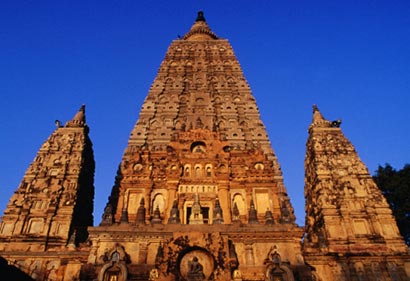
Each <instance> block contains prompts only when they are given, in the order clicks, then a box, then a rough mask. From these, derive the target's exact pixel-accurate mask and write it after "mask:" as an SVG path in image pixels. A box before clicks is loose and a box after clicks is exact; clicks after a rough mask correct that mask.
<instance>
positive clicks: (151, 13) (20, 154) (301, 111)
mask: <svg viewBox="0 0 410 281" xmlns="http://www.w3.org/2000/svg"><path fill="white" fill-rule="evenodd" d="M198 10H203V11H204V12H205V17H206V19H207V22H208V24H209V25H210V27H211V28H212V30H213V31H214V32H215V33H216V34H217V35H218V36H220V37H222V38H226V39H228V40H229V41H230V43H231V45H232V46H233V48H234V50H235V53H236V56H237V57H238V59H239V62H240V63H241V66H242V68H243V71H244V73H245V77H246V78H247V80H248V82H249V84H250V86H251V89H252V92H253V94H254V96H255V98H256V101H257V103H258V105H259V110H260V112H261V116H262V120H263V122H264V124H265V126H266V127H267V130H268V134H269V137H270V140H271V143H272V146H273V148H274V150H275V152H276V154H277V156H278V159H279V162H280V164H281V166H282V170H283V173H284V177H285V185H286V187H287V190H288V193H289V195H290V196H291V202H292V204H293V206H294V208H295V210H296V216H297V223H298V224H300V225H303V224H304V198H303V185H304V183H303V181H304V168H303V161H304V156H305V143H306V139H307V128H308V126H309V124H310V122H311V116H312V104H317V105H318V106H319V108H320V110H321V112H322V113H323V114H324V116H325V117H326V118H328V119H331V120H333V119H337V118H341V119H342V120H343V123H342V130H343V131H344V133H345V135H346V136H347V137H348V138H349V139H350V140H351V141H352V143H353V144H354V146H355V147H356V149H357V151H358V152H359V155H360V157H361V159H362V160H363V161H364V163H365V164H366V165H367V166H368V168H369V170H370V172H371V173H372V174H373V173H374V171H375V170H376V168H377V166H378V165H379V164H381V165H383V164H384V163H390V164H391V165H392V166H393V167H396V168H402V167H403V165H404V164H405V163H409V162H410V122H409V121H410V110H409V106H410V97H409V94H410V51H409V50H410V17H409V15H410V1H407V0H403V1H396V0H390V1H384V0H379V1H373V0H367V1H364V0H363V1H359V0H355V1H353V0H345V1H297V0H295V1H273V0H258V1H240V0H237V1H216V0H208V1H199V0H197V1H194V0H190V1H187V0H181V1H148V0H142V1H125V0H124V1H114V0H112V1H103V0H100V1H64V0H61V1H45V0H44V1H7V0H3V1H0V97H1V110H0V129H1V132H2V135H3V137H2V138H0V155H1V160H2V161H0V190H1V196H0V212H1V213H2V212H3V210H4V209H5V207H6V204H7V202H8V200H9V198H10V196H11V195H12V193H13V192H14V190H15V189H16V188H17V187H18V185H19V183H20V181H21V179H22V177H23V175H24V172H25V171H26V169H27V168H28V166H29V164H30V163H31V161H32V160H33V158H34V156H35V155H36V153H37V151H38V149H39V148H40V146H41V144H42V143H43V142H44V141H45V140H46V139H47V137H48V136H49V135H50V134H51V133H52V132H53V130H54V128H55V126H54V120H55V119H59V120H61V121H62V122H64V123H65V122H66V121H67V120H68V119H71V118H72V117H73V115H74V114H75V112H76V111H77V110H78V108H79V107H80V106H81V104H86V106H87V108H86V111H87V123H88V124H89V126H90V128H91V132H90V136H91V139H92V141H93V145H94V153H95V159H96V173H95V188H96V192H95V193H96V196H95V207H94V209H95V217H94V220H95V224H98V223H99V222H100V220H101V213H102V211H103V209H104V206H105V203H106V201H107V198H108V195H109V193H110V190H111V187H112V185H113V183H114V177H115V174H116V169H117V167H118V164H119V162H120V161H121V157H122V154H123V151H124V149H125V147H126V145H127V141H128V137H129V134H130V132H131V129H132V127H133V125H134V123H135V122H136V120H137V118H138V114H139V110H140V108H141V104H142V102H143V100H144V98H145V96H146V94H147V93H148V89H149V87H150V84H151V83H152V81H153V79H154V78H155V76H156V72H157V70H158V67H159V65H160V63H161V61H162V59H163V58H164V55H165V52H166V50H167V48H168V46H169V44H170V43H171V41H172V40H174V39H176V38H177V36H178V35H183V34H184V33H186V32H187V31H188V30H189V28H190V27H191V25H192V24H193V22H194V20H195V17H196V13H197V11H198Z"/></svg>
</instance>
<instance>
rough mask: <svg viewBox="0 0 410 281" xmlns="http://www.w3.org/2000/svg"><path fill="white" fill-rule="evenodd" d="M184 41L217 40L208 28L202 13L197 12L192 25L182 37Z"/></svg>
mask: <svg viewBox="0 0 410 281" xmlns="http://www.w3.org/2000/svg"><path fill="white" fill-rule="evenodd" d="M183 39H184V40H215V39H218V36H216V34H215V33H213V32H212V30H211V29H210V28H209V26H208V24H207V23H206V21H205V17H204V13H203V12H202V11H200V12H198V16H197V18H196V20H195V23H194V25H193V26H192V27H191V29H190V30H189V31H188V33H187V34H185V35H184V37H183Z"/></svg>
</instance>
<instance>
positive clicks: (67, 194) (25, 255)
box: [0, 106, 94, 280]
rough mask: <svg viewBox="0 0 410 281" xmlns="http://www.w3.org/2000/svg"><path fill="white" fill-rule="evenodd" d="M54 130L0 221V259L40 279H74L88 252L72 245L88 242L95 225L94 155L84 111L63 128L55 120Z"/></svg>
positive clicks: (81, 109)
mask: <svg viewBox="0 0 410 281" xmlns="http://www.w3.org/2000/svg"><path fill="white" fill-rule="evenodd" d="M56 127H57V128H56V130H55V131H54V132H53V133H52V134H51V136H50V137H49V138H48V139H47V140H46V141H45V142H44V144H43V145H42V146H41V148H40V150H39V152H38V153H37V156H36V157H35V159H34V161H33V162H32V163H31V164H30V167H29V168H28V169H27V171H26V173H25V175H24V177H23V180H22V181H21V183H20V185H19V187H18V188H17V190H16V192H15V193H14V195H13V196H12V197H11V199H10V201H9V204H8V205H7V209H6V210H5V212H4V216H3V217H2V221H1V223H0V252H1V255H2V256H3V257H4V258H6V259H8V260H9V262H10V263H11V264H13V265H15V266H17V267H18V268H20V269H21V270H23V271H24V272H26V273H28V274H29V275H31V276H32V277H33V278H34V279H38V280H61V278H62V277H64V276H65V277H66V278H71V276H76V275H78V271H79V269H80V268H81V261H86V259H87V250H86V251H84V252H74V250H75V248H76V246H75V245H78V243H81V242H84V241H86V239H87V236H88V232H87V227H88V226H90V225H92V224H93V215H92V212H93V198H94V156H93V150H92V144H91V141H90V139H89V137H88V131H89V129H88V127H87V125H86V123H85V107H84V106H82V107H81V108H80V110H79V111H78V112H77V114H76V115H75V116H74V118H73V119H72V120H70V121H68V122H67V123H66V124H65V125H64V126H62V125H61V123H60V121H58V120H56ZM46 278H48V279H46ZM10 280H11V279H10Z"/></svg>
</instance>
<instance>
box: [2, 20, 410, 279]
mask: <svg viewBox="0 0 410 281" xmlns="http://www.w3.org/2000/svg"><path fill="white" fill-rule="evenodd" d="M340 125H341V121H340V120H336V121H329V120H327V119H325V118H324V117H323V116H322V114H321V113H320V111H319V109H318V108H317V107H316V106H314V109H313V121H312V124H311V125H310V127H309V129H308V134H309V135H308V140H307V145H306V159H305V191H304V192H305V198H306V226H298V225H297V224H296V223H295V215H294V211H293V207H292V205H291V202H290V198H289V196H288V194H287V191H286V187H285V185H284V182H283V176H282V172H281V167H280V165H279V162H278V159H277V157H276V154H275V152H274V150H273V149H272V146H271V144H270V141H269V138H268V135H267V132H266V129H265V126H264V124H263V122H262V120H261V118H260V114H259V111H258V107H257V104H256V101H255V98H254V97H253V95H252V92H251V90H250V87H249V85H248V83H247V81H246V79H245V77H244V75H243V72H242V70H241V67H240V64H239V62H238V60H237V58H236V57H235V54H234V51H233V49H232V47H231V45H230V43H229V42H228V40H226V39H222V38H220V37H218V36H217V35H216V34H215V33H214V32H213V31H212V30H211V28H210V27H209V26H208V24H207V22H206V20H205V17H204V14H203V13H202V12H199V13H198V16H197V18H196V20H195V22H194V24H193V25H192V27H191V28H190V30H189V31H188V32H187V33H186V34H185V35H184V36H182V37H180V38H178V39H176V40H174V41H173V42H172V43H171V45H170V46H169V48H168V50H167V52H166V55H165V58H164V60H163V61H162V63H161V65H160V68H159V70H158V74H157V76H156V77H155V79H154V82H153V83H152V86H151V88H150V89H149V91H148V95H147V96H146V99H145V101H144V103H143V105H142V108H141V112H140V115H139V118H138V120H137V121H136V123H135V126H134V128H133V129H132V131H131V134H130V137H129V141H128V145H127V147H126V148H125V151H124V154H123V157H122V160H121V161H120V165H119V169H118V172H117V175H113V178H114V177H115V180H114V186H113V188H112V191H111V194H110V196H109V198H108V201H107V204H106V207H105V209H104V213H103V216H102V218H101V220H100V221H99V222H98V224H97V225H96V226H93V216H92V211H93V200H94V158H93V150H92V144H91V141H90V139H89V137H88V131H89V128H88V126H87V124H86V120H85V107H84V106H82V107H81V108H80V110H79V111H78V112H77V113H76V114H75V116H74V117H73V119H72V120H70V121H68V122H67V123H66V124H65V125H64V126H63V125H61V123H60V122H59V121H58V122H56V129H55V131H54V132H53V133H52V134H51V136H50V137H49V138H48V139H47V140H46V142H45V143H44V144H43V146H42V147H41V148H40V150H39V152H38V154H37V156H36V158H35V159H34V161H33V163H32V164H31V165H30V167H29V168H28V170H27V172H26V174H25V175H24V177H23V180H22V182H21V184H20V185H19V186H18V188H17V189H16V192H15V194H14V195H13V196H12V198H11V199H10V202H9V204H8V205H7V208H6V210H5V213H4V216H3V217H2V220H1V222H0V256H2V257H3V258H4V259H6V260H7V261H8V263H9V265H10V266H12V267H15V268H16V269H19V270H21V271H22V272H24V273H25V274H26V275H27V278H29V279H28V280H32V279H34V280H99V281H125V280H151V281H152V280H167V281H168V280H169V281H174V280H175V281H178V280H180V281H182V280H186V281H199V280H204V281H205V280H226V281H230V280H234V281H251V280H252V281H257V280H261V281H262V280H264V281H272V280H283V281H294V280H312V281H313V280H316V281H317V280H323V281H324V280H410V255H409V254H408V249H407V246H406V245H405V243H404V240H403V238H402V237H401V236H400V234H399V231H398V228H397V225H396V223H395V220H394V217H393V216H392V212H391V210H390V209H389V205H388V203H387V202H386V200H385V199H384V197H383V195H382V193H381V191H380V190H379V189H378V187H377V186H376V184H375V183H374V181H373V180H372V178H371V176H370V173H369V171H368V170H367V168H366V166H365V165H364V163H363V162H362V161H361V160H360V158H359V156H358V154H357V152H356V151H355V149H354V147H353V145H352V144H351V143H350V142H349V140H348V139H347V138H346V137H345V136H344V135H343V132H342V131H341V128H340ZM300 188H301V191H302V187H300ZM31 278H32V279H31Z"/></svg>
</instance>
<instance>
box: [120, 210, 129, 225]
mask: <svg viewBox="0 0 410 281" xmlns="http://www.w3.org/2000/svg"><path fill="white" fill-rule="evenodd" d="M120 223H128V211H127V209H126V208H124V209H122V212H121V218H120Z"/></svg>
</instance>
